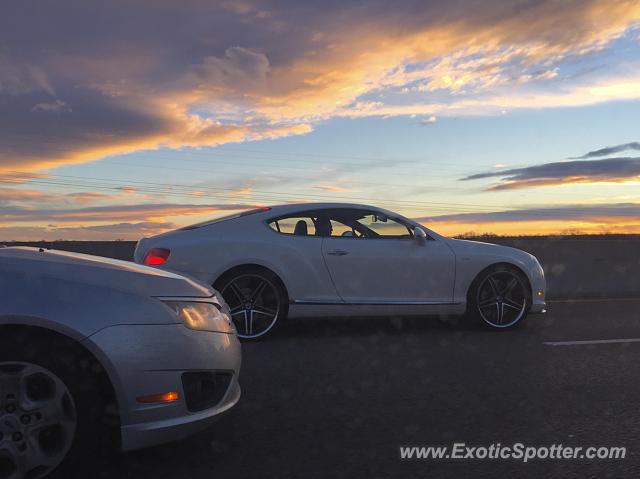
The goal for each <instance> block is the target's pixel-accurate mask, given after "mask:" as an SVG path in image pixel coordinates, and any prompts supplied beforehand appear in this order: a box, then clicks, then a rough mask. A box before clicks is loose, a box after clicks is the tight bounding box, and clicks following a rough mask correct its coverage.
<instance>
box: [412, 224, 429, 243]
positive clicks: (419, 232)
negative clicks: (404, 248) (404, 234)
mask: <svg viewBox="0 0 640 479" xmlns="http://www.w3.org/2000/svg"><path fill="white" fill-rule="evenodd" d="M413 237H414V238H415V239H417V240H418V241H424V240H426V239H427V233H425V231H424V230H423V229H422V228H419V227H417V226H416V227H415V228H413Z"/></svg>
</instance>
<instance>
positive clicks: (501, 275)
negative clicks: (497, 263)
mask: <svg viewBox="0 0 640 479" xmlns="http://www.w3.org/2000/svg"><path fill="white" fill-rule="evenodd" d="M475 300H476V304H475V306H476V308H477V313H478V315H479V316H480V318H482V320H483V321H484V322H485V323H487V324H488V325H489V326H491V327H494V328H508V327H509V326H513V325H515V324H516V323H517V322H518V321H520V320H521V319H522V318H523V317H524V316H526V313H527V307H528V295H527V288H526V285H525V284H524V281H523V280H522V278H521V277H520V275H518V274H517V273H515V272H514V271H511V270H496V271H492V272H489V273H488V274H487V275H486V276H485V277H484V278H483V279H482V280H481V282H480V284H479V285H478V289H477V293H476V298H475Z"/></svg>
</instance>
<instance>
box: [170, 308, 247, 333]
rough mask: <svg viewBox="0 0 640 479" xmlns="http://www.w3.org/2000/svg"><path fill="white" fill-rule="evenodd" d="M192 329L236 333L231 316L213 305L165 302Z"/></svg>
mask: <svg viewBox="0 0 640 479" xmlns="http://www.w3.org/2000/svg"><path fill="white" fill-rule="evenodd" d="M163 303H164V304H166V305H167V306H169V307H170V308H171V309H172V310H173V312H174V313H175V314H176V315H177V316H178V317H179V318H180V319H182V321H183V322H184V325H185V326H186V327H187V328H190V329H198V330H200V331H214V332H217V333H229V334H231V333H235V328H234V326H233V323H232V322H231V318H230V317H229V315H228V314H227V313H225V312H223V311H220V310H219V309H218V308H217V306H216V305H215V304H213V303H204V302H196V301H163Z"/></svg>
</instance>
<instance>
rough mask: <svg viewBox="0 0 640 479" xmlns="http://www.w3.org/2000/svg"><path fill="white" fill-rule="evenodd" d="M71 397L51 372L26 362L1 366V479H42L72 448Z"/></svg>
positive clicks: (72, 416) (74, 412)
mask: <svg viewBox="0 0 640 479" xmlns="http://www.w3.org/2000/svg"><path fill="white" fill-rule="evenodd" d="M76 418H77V415H76V407H75V404H74V401H73V397H72V396H71V393H70V392H69V389H68V388H67V386H66V385H65V384H64V382H63V381H62V380H61V379H60V378H59V377H58V376H57V375H55V374H54V373H53V372H51V371H49V370H48V369H45V368H43V367H41V366H38V365H36V364H32V363H27V362H2V363H0V479H14V478H15V479H18V478H22V477H29V478H34V479H35V478H40V477H44V476H45V475H47V474H49V473H50V472H51V471H53V470H54V469H55V468H56V467H57V466H58V465H59V464H60V463H61V462H62V460H63V459H64V458H65V456H66V455H67V453H68V452H69V450H70V449H71V445H72V443H73V439H74V435H75V432H76V425H77V419H76Z"/></svg>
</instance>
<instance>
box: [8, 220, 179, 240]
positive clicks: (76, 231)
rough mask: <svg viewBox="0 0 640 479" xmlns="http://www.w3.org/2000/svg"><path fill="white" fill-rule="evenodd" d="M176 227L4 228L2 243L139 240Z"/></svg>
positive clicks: (147, 224)
mask: <svg viewBox="0 0 640 479" xmlns="http://www.w3.org/2000/svg"><path fill="white" fill-rule="evenodd" d="M175 227H176V225H175V224H174V223H170V222H154V221H150V222H138V223H114V224H106V225H94V226H55V225H48V226H8V227H7V226H2V227H0V241H40V240H44V241H55V240H58V239H64V240H83V241H91V240H94V241H102V240H105V239H111V240H115V239H123V240H137V239H140V238H141V237H143V236H148V235H153V234H157V233H161V232H162V231H166V230H169V229H172V228H175Z"/></svg>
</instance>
